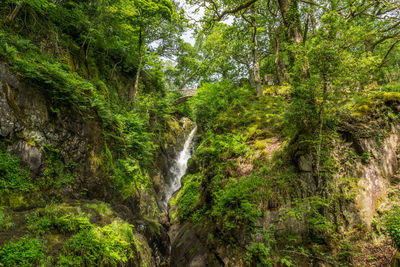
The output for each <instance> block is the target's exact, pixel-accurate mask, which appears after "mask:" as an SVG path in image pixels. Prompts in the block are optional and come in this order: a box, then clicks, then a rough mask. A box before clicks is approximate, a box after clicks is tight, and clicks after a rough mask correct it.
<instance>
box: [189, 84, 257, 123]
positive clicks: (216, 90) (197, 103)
mask: <svg viewBox="0 0 400 267" xmlns="http://www.w3.org/2000/svg"><path fill="white" fill-rule="evenodd" d="M249 95H250V92H249V91H248V90H247V89H246V88H238V87H236V86H234V85H233V84H232V83H231V82H229V81H224V82H220V83H216V84H211V83H207V84H204V85H202V86H201V87H200V88H199V90H198V92H197V95H196V97H195V98H193V100H192V101H191V103H192V106H193V114H194V117H195V120H196V122H198V123H199V124H201V125H204V126H207V127H209V128H211V127H212V126H214V123H215V118H217V117H218V115H219V114H220V113H222V112H223V111H225V110H227V109H228V108H232V107H235V106H237V105H240V103H243V102H245V101H246V100H247V99H248V98H249Z"/></svg>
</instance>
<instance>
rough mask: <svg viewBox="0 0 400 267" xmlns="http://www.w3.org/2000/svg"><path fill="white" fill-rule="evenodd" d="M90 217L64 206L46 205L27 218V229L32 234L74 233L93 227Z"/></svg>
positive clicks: (78, 210) (76, 209)
mask: <svg viewBox="0 0 400 267" xmlns="http://www.w3.org/2000/svg"><path fill="white" fill-rule="evenodd" d="M89 218H90V215H89V214H87V213H84V212H82V211H81V210H80V209H79V208H68V207H66V206H64V205H54V204H50V205H47V206H46V207H45V208H44V209H43V210H42V211H41V212H36V213H34V214H33V215H31V216H28V217H27V225H28V229H29V230H30V231H31V232H32V233H34V234H45V233H47V232H49V231H52V230H56V231H58V232H60V233H63V234H66V233H76V232H78V231H79V230H81V229H88V228H91V227H93V225H92V224H91V223H90V221H89Z"/></svg>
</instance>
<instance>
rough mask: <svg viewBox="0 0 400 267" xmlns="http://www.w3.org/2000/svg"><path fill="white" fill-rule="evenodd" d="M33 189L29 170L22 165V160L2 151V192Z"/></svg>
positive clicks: (0, 177) (0, 178)
mask: <svg viewBox="0 0 400 267" xmlns="http://www.w3.org/2000/svg"><path fill="white" fill-rule="evenodd" d="M31 189H33V185H32V183H31V177H30V175H29V173H28V171H26V170H24V169H23V168H21V166H20V160H19V159H18V158H17V157H15V156H10V154H9V153H8V152H7V151H0V192H4V193H10V192H12V191H18V192H28V191H30V190H31Z"/></svg>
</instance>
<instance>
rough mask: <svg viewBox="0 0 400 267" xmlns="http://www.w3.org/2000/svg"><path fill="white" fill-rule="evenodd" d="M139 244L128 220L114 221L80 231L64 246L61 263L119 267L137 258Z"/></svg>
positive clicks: (61, 264)
mask: <svg viewBox="0 0 400 267" xmlns="http://www.w3.org/2000/svg"><path fill="white" fill-rule="evenodd" d="M139 246H140V244H139V243H138V241H137V240H136V239H135V237H134V236H133V233H132V226H131V225H129V224H128V223H123V222H120V221H114V222H113V223H112V224H110V225H107V226H104V227H102V228H100V227H97V228H91V229H84V230H81V231H79V232H78V233H77V234H76V235H74V236H72V237H71V239H69V240H68V241H67V242H66V243H65V244H64V247H63V252H62V254H61V255H60V258H59V261H58V263H57V265H58V266H77V265H78V266H104V265H109V266H119V265H121V264H124V263H125V264H126V263H127V262H128V260H130V259H132V258H134V256H135V254H134V252H135V251H134V249H140V247H139Z"/></svg>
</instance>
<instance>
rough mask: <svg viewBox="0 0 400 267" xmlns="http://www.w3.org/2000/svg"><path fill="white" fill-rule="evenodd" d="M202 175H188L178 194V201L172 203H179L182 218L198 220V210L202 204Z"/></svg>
mask: <svg viewBox="0 0 400 267" xmlns="http://www.w3.org/2000/svg"><path fill="white" fill-rule="evenodd" d="M201 178H202V177H197V176H189V175H188V176H186V177H185V182H184V183H183V186H182V189H181V190H180V191H179V192H178V195H177V196H176V201H174V203H171V205H175V204H178V215H179V218H180V220H182V221H183V220H192V221H194V222H197V221H198V220H199V219H200V218H199V213H197V212H196V209H197V208H198V205H199V204H200V197H201V187H200V181H201Z"/></svg>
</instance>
